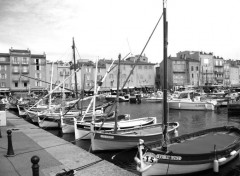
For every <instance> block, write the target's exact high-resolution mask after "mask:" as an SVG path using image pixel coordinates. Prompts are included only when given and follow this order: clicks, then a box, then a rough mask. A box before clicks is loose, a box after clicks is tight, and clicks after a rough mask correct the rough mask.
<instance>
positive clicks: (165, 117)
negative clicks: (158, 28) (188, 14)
mask: <svg viewBox="0 0 240 176" xmlns="http://www.w3.org/2000/svg"><path fill="white" fill-rule="evenodd" d="M166 13H167V12H166V0H163V35H164V36H163V64H164V66H163V78H164V79H163V139H164V140H163V145H162V150H163V151H167V128H168V105H167V87H168V86H167V45H168V38H167V35H168V34H167V29H168V23H167V17H166Z"/></svg>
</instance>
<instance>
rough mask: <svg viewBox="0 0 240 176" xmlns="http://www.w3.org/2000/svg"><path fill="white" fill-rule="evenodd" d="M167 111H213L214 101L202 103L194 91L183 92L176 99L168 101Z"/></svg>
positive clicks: (215, 102)
mask: <svg viewBox="0 0 240 176" xmlns="http://www.w3.org/2000/svg"><path fill="white" fill-rule="evenodd" d="M168 106H169V109H179V110H180V109H182V110H212V111H213V110H215V109H216V106H217V101H216V100H206V101H203V100H201V98H200V95H199V94H198V93H195V92H194V91H183V92H180V93H179V97H178V98H174V99H170V100H168Z"/></svg>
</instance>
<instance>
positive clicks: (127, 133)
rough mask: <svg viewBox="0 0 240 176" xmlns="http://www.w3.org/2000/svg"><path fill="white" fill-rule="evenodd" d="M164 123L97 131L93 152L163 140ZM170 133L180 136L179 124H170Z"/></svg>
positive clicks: (92, 142)
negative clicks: (141, 140)
mask: <svg viewBox="0 0 240 176" xmlns="http://www.w3.org/2000/svg"><path fill="white" fill-rule="evenodd" d="M162 125H163V124H162V123H156V124H151V125H146V126H136V127H134V128H128V129H122V130H121V129H120V130H119V129H118V130H117V132H114V130H108V131H106V130H105V131H104V130H100V131H95V132H94V133H93V135H92V137H91V147H92V151H93V152H97V151H103V150H123V149H130V148H133V147H135V146H136V143H138V141H139V139H143V140H144V141H145V143H146V144H148V143H152V142H154V141H160V140H162V137H163V133H162ZM168 125H169V128H168V133H169V135H171V136H175V135H177V134H178V131H177V129H178V127H179V123H178V122H172V123H168Z"/></svg>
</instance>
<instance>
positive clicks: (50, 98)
mask: <svg viewBox="0 0 240 176" xmlns="http://www.w3.org/2000/svg"><path fill="white" fill-rule="evenodd" d="M53 65H54V62H52V72H51V84H50V92H51V91H52V82H53ZM51 104H52V94H50V95H49V99H48V108H50V107H51Z"/></svg>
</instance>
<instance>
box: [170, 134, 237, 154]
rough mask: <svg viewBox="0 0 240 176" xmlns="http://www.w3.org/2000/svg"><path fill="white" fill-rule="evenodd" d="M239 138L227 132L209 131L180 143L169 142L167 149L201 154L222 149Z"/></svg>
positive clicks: (175, 151)
mask: <svg viewBox="0 0 240 176" xmlns="http://www.w3.org/2000/svg"><path fill="white" fill-rule="evenodd" d="M238 139H239V136H236V135H234V134H229V133H217V134H216V133H214V134H213V133H210V134H207V135H204V136H200V137H195V138H191V139H189V140H185V141H183V142H182V143H175V144H171V145H170V146H169V148H168V150H169V151H172V152H174V153H182V154H201V153H209V152H213V151H214V145H216V150H222V149H224V148H227V147H228V146H229V145H231V144H232V143H234V142H235V141H236V140H238Z"/></svg>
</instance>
